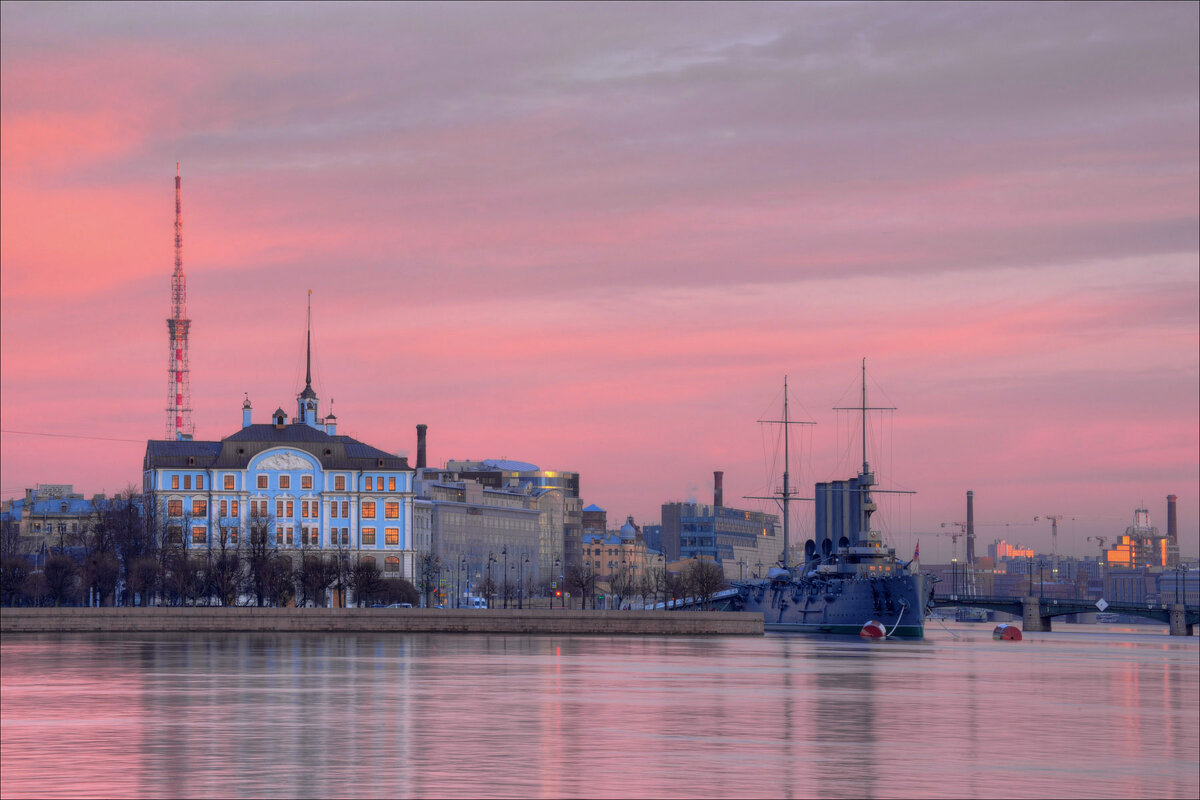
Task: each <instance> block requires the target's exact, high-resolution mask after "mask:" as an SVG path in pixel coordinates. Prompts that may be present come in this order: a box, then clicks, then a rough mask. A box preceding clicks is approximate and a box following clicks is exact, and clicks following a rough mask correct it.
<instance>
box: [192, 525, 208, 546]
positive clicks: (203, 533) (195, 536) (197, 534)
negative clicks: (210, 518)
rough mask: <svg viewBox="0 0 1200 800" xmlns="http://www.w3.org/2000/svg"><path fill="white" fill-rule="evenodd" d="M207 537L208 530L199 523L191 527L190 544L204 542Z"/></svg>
mask: <svg viewBox="0 0 1200 800" xmlns="http://www.w3.org/2000/svg"><path fill="white" fill-rule="evenodd" d="M207 539H208V530H207V529H205V528H201V527H200V526H199V525H197V526H196V527H194V528H192V544H204V542H205V541H207Z"/></svg>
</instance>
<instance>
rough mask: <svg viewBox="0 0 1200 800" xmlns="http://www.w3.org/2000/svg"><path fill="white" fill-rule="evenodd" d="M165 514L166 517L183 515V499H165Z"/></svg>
mask: <svg viewBox="0 0 1200 800" xmlns="http://www.w3.org/2000/svg"><path fill="white" fill-rule="evenodd" d="M167 516H168V517H182V516H183V501H182V500H168V501H167Z"/></svg>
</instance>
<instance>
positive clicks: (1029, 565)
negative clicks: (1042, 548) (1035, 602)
mask: <svg viewBox="0 0 1200 800" xmlns="http://www.w3.org/2000/svg"><path fill="white" fill-rule="evenodd" d="M1025 564H1026V566H1027V568H1028V572H1029V596H1030V597H1033V556H1025Z"/></svg>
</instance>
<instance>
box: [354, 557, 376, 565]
mask: <svg viewBox="0 0 1200 800" xmlns="http://www.w3.org/2000/svg"><path fill="white" fill-rule="evenodd" d="M358 562H359V563H360V564H370V565H371V566H375V556H363V557H362V558H360V559H359V560H358Z"/></svg>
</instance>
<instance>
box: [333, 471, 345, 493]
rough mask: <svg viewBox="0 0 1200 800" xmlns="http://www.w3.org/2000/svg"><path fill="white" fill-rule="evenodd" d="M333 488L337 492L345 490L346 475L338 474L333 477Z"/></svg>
mask: <svg viewBox="0 0 1200 800" xmlns="http://www.w3.org/2000/svg"><path fill="white" fill-rule="evenodd" d="M333 488H334V490H336V491H339V492H344V491H346V476H345V475H338V476H336V477H334V479H333Z"/></svg>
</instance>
